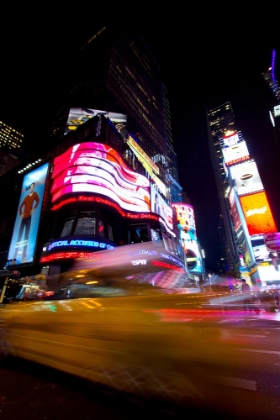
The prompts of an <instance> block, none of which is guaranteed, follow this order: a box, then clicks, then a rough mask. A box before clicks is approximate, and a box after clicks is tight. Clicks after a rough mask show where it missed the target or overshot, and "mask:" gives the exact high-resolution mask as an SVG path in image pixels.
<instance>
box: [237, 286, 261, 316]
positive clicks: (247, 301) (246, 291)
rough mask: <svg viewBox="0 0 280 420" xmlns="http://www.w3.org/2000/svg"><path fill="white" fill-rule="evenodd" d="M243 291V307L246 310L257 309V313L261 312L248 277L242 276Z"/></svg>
mask: <svg viewBox="0 0 280 420" xmlns="http://www.w3.org/2000/svg"><path fill="white" fill-rule="evenodd" d="M241 281H242V285H241V293H242V294H243V295H244V298H243V309H244V311H255V312H256V314H259V313H260V310H259V308H258V307H257V306H256V305H255V303H254V300H253V297H252V294H251V287H250V285H249V284H248V283H247V281H246V279H244V278H242V279H241Z"/></svg>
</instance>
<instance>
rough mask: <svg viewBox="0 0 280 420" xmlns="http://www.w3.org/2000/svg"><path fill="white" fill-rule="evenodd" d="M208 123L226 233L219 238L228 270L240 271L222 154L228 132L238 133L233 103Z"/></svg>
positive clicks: (211, 115)
mask: <svg viewBox="0 0 280 420" xmlns="http://www.w3.org/2000/svg"><path fill="white" fill-rule="evenodd" d="M207 121H208V125H207V126H208V144H209V150H210V156H211V161H212V165H213V170H214V176H215V181H216V186H217V191H218V197H219V204H220V208H221V215H220V216H221V226H220V228H221V229H222V230H223V232H224V234H221V232H220V231H219V238H220V240H221V241H222V247H223V249H224V252H225V257H226V259H227V265H228V267H227V268H228V270H229V271H234V270H236V271H238V267H239V257H238V256H239V253H238V241H237V237H236V235H235V232H234V230H233V225H232V218H231V216H230V209H229V205H228V202H227V198H226V194H225V193H226V191H227V189H228V181H227V174H226V171H225V166H224V163H223V154H222V141H223V140H222V139H223V137H224V136H225V135H226V133H227V131H228V130H231V131H232V132H234V131H236V127H235V115H234V113H233V109H232V106H231V103H230V102H226V103H224V104H222V105H220V106H219V107H217V108H214V109H212V110H210V111H208V114H207ZM239 136H240V138H242V137H241V133H239Z"/></svg>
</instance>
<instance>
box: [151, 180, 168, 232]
mask: <svg viewBox="0 0 280 420" xmlns="http://www.w3.org/2000/svg"><path fill="white" fill-rule="evenodd" d="M151 203H152V206H151V211H152V212H153V213H156V214H158V215H159V216H160V217H161V218H162V219H163V220H164V222H165V224H166V226H168V228H169V229H171V230H173V209H172V207H170V206H169V205H168V204H167V203H166V202H165V201H164V199H163V198H162V197H161V195H160V194H159V193H158V191H157V189H156V187H155V185H154V184H152V185H151Z"/></svg>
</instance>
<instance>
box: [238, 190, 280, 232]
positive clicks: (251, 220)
mask: <svg viewBox="0 0 280 420" xmlns="http://www.w3.org/2000/svg"><path fill="white" fill-rule="evenodd" d="M240 203H241V206H242V210H243V213H244V217H245V220H246V224H247V227H248V232H249V235H250V236H251V235H261V234H264V235H265V234H268V233H272V232H277V227H276V224H275V221H274V218H273V215H272V212H271V210H270V206H269V203H268V201H267V197H266V194H265V192H264V191H262V192H259V193H255V194H250V195H245V196H243V197H240Z"/></svg>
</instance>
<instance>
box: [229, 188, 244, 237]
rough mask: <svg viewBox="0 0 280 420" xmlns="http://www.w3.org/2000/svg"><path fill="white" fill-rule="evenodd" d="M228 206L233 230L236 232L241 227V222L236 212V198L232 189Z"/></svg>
mask: <svg viewBox="0 0 280 420" xmlns="http://www.w3.org/2000/svg"><path fill="white" fill-rule="evenodd" d="M229 205H230V209H231V214H232V218H233V223H234V228H235V230H236V231H237V230H238V229H239V228H240V227H241V226H242V222H241V218H240V215H239V212H238V208H237V203H236V197H235V193H234V190H233V189H232V190H231V192H230V194H229Z"/></svg>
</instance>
